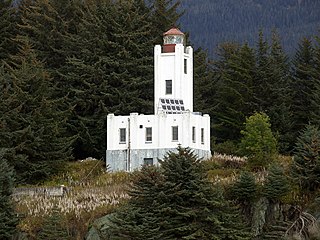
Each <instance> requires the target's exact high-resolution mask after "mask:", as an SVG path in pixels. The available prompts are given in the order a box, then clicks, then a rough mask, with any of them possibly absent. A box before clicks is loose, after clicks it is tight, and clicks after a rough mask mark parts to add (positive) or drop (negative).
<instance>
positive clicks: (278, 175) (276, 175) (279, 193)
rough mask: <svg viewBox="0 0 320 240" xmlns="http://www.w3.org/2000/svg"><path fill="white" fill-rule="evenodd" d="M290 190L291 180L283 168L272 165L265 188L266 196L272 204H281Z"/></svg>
mask: <svg viewBox="0 0 320 240" xmlns="http://www.w3.org/2000/svg"><path fill="white" fill-rule="evenodd" d="M289 190H290V186H289V180H288V178H287V177H286V175H285V173H284V169H283V167H281V166H279V165H275V164H274V165H271V167H270V169H269V170H268V176H267V178H266V182H265V184H264V188H263V192H264V195H265V196H266V197H267V198H268V199H269V200H270V201H272V202H279V201H280V200H281V198H282V197H284V196H285V195H286V194H287V193H288V192H289Z"/></svg>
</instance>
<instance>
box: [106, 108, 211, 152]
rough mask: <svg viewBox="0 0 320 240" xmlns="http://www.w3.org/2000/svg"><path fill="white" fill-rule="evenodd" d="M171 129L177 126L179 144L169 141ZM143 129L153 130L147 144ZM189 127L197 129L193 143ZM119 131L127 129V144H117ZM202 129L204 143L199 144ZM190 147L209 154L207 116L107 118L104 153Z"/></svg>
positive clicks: (118, 142) (190, 114) (179, 115)
mask: <svg viewBox="0 0 320 240" xmlns="http://www.w3.org/2000/svg"><path fill="white" fill-rule="evenodd" d="M172 126H178V129H179V130H178V141H172ZM146 127H151V128H152V142H146ZM192 127H195V129H196V139H195V140H196V141H195V142H193V141H192ZM120 128H126V142H125V143H120ZM201 128H204V143H201ZM179 144H180V145H181V146H182V147H191V148H194V149H202V150H207V151H210V117H209V115H207V114H205V115H204V116H201V115H195V114H193V113H190V112H186V113H183V114H158V115H143V114H141V115H138V113H131V114H130V116H115V115H114V114H109V115H108V117H107V150H124V149H128V148H130V149H160V148H176V147H177V146H178V145H179Z"/></svg>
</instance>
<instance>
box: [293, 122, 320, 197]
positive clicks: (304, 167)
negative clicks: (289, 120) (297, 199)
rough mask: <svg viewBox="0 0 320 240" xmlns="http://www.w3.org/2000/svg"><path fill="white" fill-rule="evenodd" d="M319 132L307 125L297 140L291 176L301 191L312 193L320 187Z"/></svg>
mask: <svg viewBox="0 0 320 240" xmlns="http://www.w3.org/2000/svg"><path fill="white" fill-rule="evenodd" d="M319 152H320V131H319V129H318V127H317V126H313V125H307V126H306V128H305V129H304V131H303V132H301V134H300V136H299V137H298V139H297V143H296V146H295V151H294V158H293V164H292V176H293V178H294V180H295V181H296V183H298V184H299V185H300V187H301V189H302V190H304V191H307V192H308V191H309V192H312V191H314V190H316V189H317V188H319V187H320V157H319Z"/></svg>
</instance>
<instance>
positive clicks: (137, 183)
mask: <svg viewBox="0 0 320 240" xmlns="http://www.w3.org/2000/svg"><path fill="white" fill-rule="evenodd" d="M163 180H164V178H163V176H162V174H161V170H160V169H159V168H156V167H154V166H143V167H142V169H141V171H139V172H135V173H134V175H133V180H132V184H131V186H130V189H129V192H128V194H129V196H130V199H129V200H128V203H127V204H126V205H125V206H123V207H120V208H119V209H118V211H117V212H116V214H115V215H114V216H113V217H112V227H111V228H110V233H109V235H110V237H111V236H112V237H111V238H110V239H132V240H134V239H137V240H138V239H150V240H151V239H154V240H156V239H159V240H160V239H167V238H165V236H164V235H163V234H162V233H161V232H160V231H159V228H160V224H161V218H159V217H161V216H160V213H159V208H160V205H159V204H160V202H159V199H158V197H159V196H158V195H159V191H160V190H161V188H162V185H163Z"/></svg>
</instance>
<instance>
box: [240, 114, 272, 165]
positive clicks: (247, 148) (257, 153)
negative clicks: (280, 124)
mask: <svg viewBox="0 0 320 240" xmlns="http://www.w3.org/2000/svg"><path fill="white" fill-rule="evenodd" d="M270 127H271V124H270V123H269V117H268V116H267V115H266V114H265V113H255V114H254V115H252V116H250V117H249V118H247V119H246V122H245V129H244V130H242V131H241V134H242V135H243V138H242V139H241V143H240V149H239V150H240V152H241V153H242V154H244V155H246V156H247V157H248V165H249V167H250V168H251V169H260V168H265V167H266V166H267V165H268V164H269V163H271V162H272V161H273V160H274V159H275V156H276V154H277V141H276V139H275V137H274V136H273V134H272V132H271V128H270Z"/></svg>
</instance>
